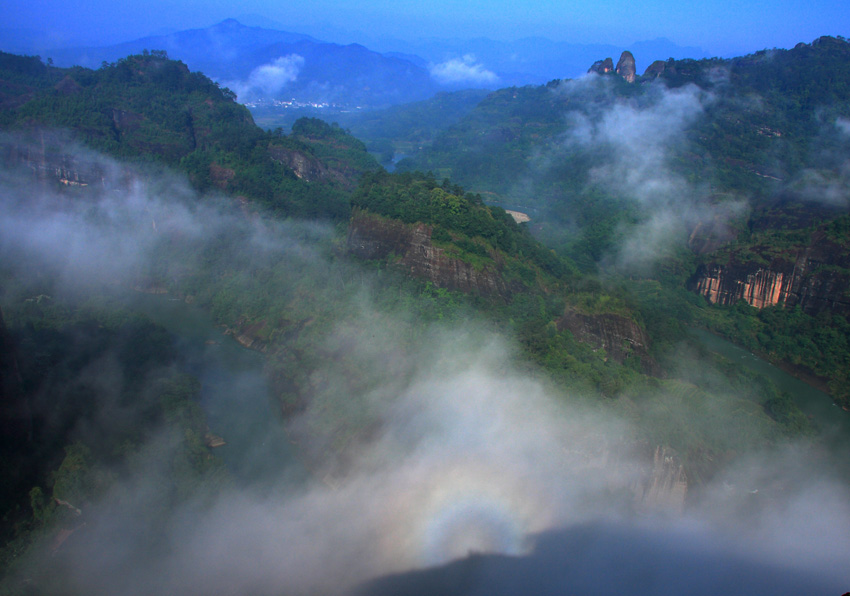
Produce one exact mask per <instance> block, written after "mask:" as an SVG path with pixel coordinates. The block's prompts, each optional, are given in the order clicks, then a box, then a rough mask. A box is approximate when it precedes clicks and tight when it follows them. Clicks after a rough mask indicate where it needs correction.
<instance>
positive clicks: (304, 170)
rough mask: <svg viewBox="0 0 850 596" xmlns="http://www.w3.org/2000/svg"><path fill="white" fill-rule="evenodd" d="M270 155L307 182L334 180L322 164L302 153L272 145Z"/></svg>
mask: <svg viewBox="0 0 850 596" xmlns="http://www.w3.org/2000/svg"><path fill="white" fill-rule="evenodd" d="M269 155H270V156H271V158H272V159H273V160H275V161H276V162H278V163H282V164H283V165H285V166H286V167H287V168H289V169H290V170H292V171H293V172H295V175H296V176H298V177H299V178H300V179H301V180H304V181H305V182H318V181H326V180H330V179H332V178H333V175H332V174H331V172H330V171H329V170H328V169H327V168H326V167H325V166H324V165H323V164H322V162H320V161H319V160H318V159H316V158H315V157H313V156H311V155H307V154H305V153H302V152H300V151H294V150H292V149H286V148H284V147H279V146H277V145H272V146H271V147H269Z"/></svg>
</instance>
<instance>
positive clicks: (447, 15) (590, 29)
mask: <svg viewBox="0 0 850 596" xmlns="http://www.w3.org/2000/svg"><path fill="white" fill-rule="evenodd" d="M4 4H5V6H4V8H3V13H4V19H3V20H4V24H3V25H0V28H2V29H3V30H5V35H6V36H7V37H8V38H11V37H12V36H11V34H10V33H9V30H10V29H16V30H22V29H26V30H29V31H31V32H33V33H37V34H39V35H40V36H41V39H42V46H43V47H44V48H50V47H58V46H61V45H65V44H73V45H80V44H91V45H100V44H105V43H116V42H119V41H126V40H130V39H135V38H138V37H143V36H145V35H149V34H154V33H163V32H168V31H174V30H179V29H189V28H197V27H206V26H208V25H212V24H214V23H216V22H219V21H221V20H224V19H225V18H228V17H236V18H240V17H243V16H245V15H257V16H259V17H262V18H265V19H268V20H269V23H270V24H271V23H275V24H276V25H277V26H276V27H273V28H282V29H284V30H288V31H294V32H299V33H302V32H303V33H310V34H312V35H314V36H316V37H319V38H321V39H326V40H329V41H336V42H344V43H348V42H352V41H363V42H364V43H366V44H367V45H368V41H369V40H370V39H378V38H382V37H383V38H392V37H395V38H400V39H415V38H417V37H459V38H464V37H476V36H478V37H490V38H494V39H504V40H510V39H518V38H521V37H529V36H543V37H548V38H550V39H553V40H557V41H572V42H577V43H595V42H598V43H608V44H615V45H622V46H625V45H628V44H631V43H633V42H636V41H643V40H651V39H655V38H658V37H666V38H668V39H670V40H672V41H673V42H675V43H677V44H679V45H683V46H700V47H702V48H704V49H705V50H706V51H707V52H708V53H709V54H711V55H720V56H729V55H734V54H743V53H748V52H752V51H755V50H758V49H762V48H765V47H768V48H769V47H791V46H793V45H794V44H796V43H797V42H800V41H804V42H810V41H812V40H813V39H815V38H816V37H819V36H821V35H844V36H848V37H850V7H848V5H847V3H846V0H810V1H809V2H805V3H804V2H799V1H798V0H794V1H792V0H756V1H749V0H742V1H737V2H736V1H732V0H715V1H713V2H701V3H687V2H682V1H681V0H663V1H662V0H656V1H654V2H636V1H634V0H595V1H593V2H570V1H568V0H535V1H534V2H518V1H516V0H459V1H453V0H429V1H427V2H423V1H421V0H391V1H390V0H313V1H311V2H303V3H301V2H299V3H296V2H281V1H280V0H276V1H274V2H272V1H269V0H245V1H243V2H239V3H238V4H236V3H233V2H232V1H230V0H227V1H225V0H203V1H201V0H183V1H180V0H178V1H174V0H146V1H145V2H137V1H132V2H131V1H129V0H110V1H109V2H106V1H103V0H100V1H87V2H80V1H79V0H74V1H62V2H59V1H56V0H29V1H28V2H13V1H12V0H4ZM234 6H237V8H234ZM255 20H256V19H255ZM259 22H260V21H259V20H256V22H255V23H251V24H259ZM3 45H4V44H3V43H2V40H0V48H3ZM3 49H5V48H3Z"/></svg>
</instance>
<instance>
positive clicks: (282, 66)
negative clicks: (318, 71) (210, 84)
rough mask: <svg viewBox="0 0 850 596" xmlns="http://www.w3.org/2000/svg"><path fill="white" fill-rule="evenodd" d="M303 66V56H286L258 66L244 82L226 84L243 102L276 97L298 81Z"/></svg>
mask: <svg viewBox="0 0 850 596" xmlns="http://www.w3.org/2000/svg"><path fill="white" fill-rule="evenodd" d="M303 66H304V57H303V56H301V55H299V54H288V55H286V56H281V57H279V58H277V59H275V60H274V61H272V62H269V63H268V64H263V65H262V66H258V67H257V68H255V69H254V70H252V71H251V74H250V75H249V76H248V78H247V79H246V80H244V81H229V82H227V86H228V87H229V88H231V89H232V90H233V91H235V92H236V95H237V97H238V98H239V99H240V100H241V101H243V102H244V101H251V100H253V99H259V98H273V97H277V96H278V95H279V94H280V93H281V92H282V91H283V90H284V89H285V88H286V86H287V85H289V84H290V83H293V82H295V80H297V79H298V74H299V73H300V72H301V68H302V67H303Z"/></svg>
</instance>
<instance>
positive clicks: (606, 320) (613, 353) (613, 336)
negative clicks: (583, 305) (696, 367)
mask: <svg viewBox="0 0 850 596" xmlns="http://www.w3.org/2000/svg"><path fill="white" fill-rule="evenodd" d="M557 327H558V331H564V330H568V331H570V332H571V333H572V334H573V335H574V336H575V337H576V338H577V339H578V340H579V341H582V342H586V343H589V344H590V345H592V346H594V347H596V348H597V349H603V350H605V352H606V354H607V355H608V356H609V357H610V358H613V359H614V360H616V361H617V362H623V361H625V360H626V359H627V358H630V357H633V358H638V359H639V360H640V363H641V368H643V370H644V372H646V373H647V374H653V375H659V374H660V368H659V366H658V363H656V362H655V360H654V359H653V358H652V356H650V355H649V338H648V337H647V335H646V333H645V332H644V330H643V329H641V327H640V326H639V325H638V324H637V323H636V322H635V321H633V320H632V319H630V318H628V317H625V316H622V315H618V314H613V313H602V314H585V313H582V312H579V311H577V310H575V309H573V308H571V307H567V309H566V311H565V312H564V315H563V316H562V317H561V318H560V319H558V321H557Z"/></svg>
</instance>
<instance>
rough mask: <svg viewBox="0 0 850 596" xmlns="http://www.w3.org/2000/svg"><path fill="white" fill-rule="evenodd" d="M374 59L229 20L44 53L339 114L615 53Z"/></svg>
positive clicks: (492, 49) (661, 52)
mask: <svg viewBox="0 0 850 596" xmlns="http://www.w3.org/2000/svg"><path fill="white" fill-rule="evenodd" d="M382 43H383V44H384V45H383V49H382V51H381V52H376V51H373V50H371V49H368V48H366V47H364V46H362V45H360V44H347V45H340V44H335V43H328V42H326V41H321V40H318V39H315V38H314V37H311V36H309V35H304V34H299V33H290V32H286V31H278V30H273V29H266V28H262V27H248V26H245V25H242V24H241V23H239V22H238V21H236V20H235V19H228V20H226V21H223V22H221V23H218V24H217V25H214V26H212V27H208V28H205V29H192V30H186V31H179V32H175V33H172V34H168V35H161V36H151V37H144V38H141V39H137V40H132V41H128V42H126V43H121V44H117V45H113V46H106V47H85V48H59V49H53V50H47V51H45V52H44V53H45V57H49V58H51V59H52V60H53V62H54V63H55V64H56V65H58V66H74V65H79V66H85V67H88V68H97V67H99V66H100V65H101V64H102V63H103V62H107V63H109V62H114V61H116V60H118V59H119V58H121V57H124V56H127V55H129V54H134V53H139V52H141V51H143V50H145V49H147V50H164V51H166V52H167V54H168V55H169V56H170V57H172V58H174V59H177V60H181V61H183V62H185V63H186V64H187V65H188V66H189V68H190V69H191V70H195V71H201V72H203V73H204V74H206V75H208V76H209V77H211V78H213V79H214V80H216V81H218V82H220V83H221V84H222V85H225V86H228V87H230V88H231V89H233V90H234V91H236V92H237V95H238V96H239V99H240V101H243V102H246V101H256V100H260V99H265V100H271V99H278V100H291V99H294V100H296V101H297V102H300V103H312V104H319V103H329V104H335V105H337V106H344V107H348V108H351V107H356V106H360V107H369V108H374V107H381V106H388V105H394V104H400V103H407V102H411V101H417V100H422V99H426V98H428V97H430V96H432V95H433V94H434V93H436V92H437V91H441V90H452V89H462V88H489V89H495V88H497V87H504V86H510V85H525V84H536V83H542V82H546V81H548V80H551V79H554V78H565V77H568V78H572V77H575V76H578V75H579V74H582V73H583V72H584V71H586V69H587V64H589V63H590V62H592V60H593V59H595V56H598V55H601V54H612V53H614V52H616V51H618V50H617V48H615V47H614V46H606V45H601V44H600V45H582V44H571V43H563V42H553V41H551V40H548V39H543V38H528V39H521V40H518V41H515V42H501V41H493V40H488V39H474V40H469V41H460V40H421V41H418V42H413V43H410V42H401V41H395V42H388V41H383V42H382ZM629 49H631V50H632V52H633V53H634V54H636V55H637V56H638V57H639V58H642V59H644V60H648V59H650V58H652V59H655V58H658V57H662V58H668V57H676V58H679V57H685V56H687V57H700V56H702V55H703V52H702V51H701V50H700V49H699V48H683V47H679V46H676V45H675V44H672V43H671V42H669V41H667V40H664V39H658V40H654V41H649V42H640V43H636V44H633V45H632V46H630V48H629Z"/></svg>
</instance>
